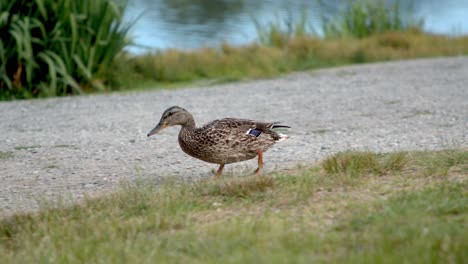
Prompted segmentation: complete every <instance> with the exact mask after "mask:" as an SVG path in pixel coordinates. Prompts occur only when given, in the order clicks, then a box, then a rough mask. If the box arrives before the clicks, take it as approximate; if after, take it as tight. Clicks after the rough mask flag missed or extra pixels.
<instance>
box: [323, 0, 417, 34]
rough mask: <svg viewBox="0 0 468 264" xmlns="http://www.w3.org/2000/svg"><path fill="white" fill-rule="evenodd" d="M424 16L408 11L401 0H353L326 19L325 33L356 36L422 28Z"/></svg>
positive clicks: (324, 22)
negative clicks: (406, 12) (336, 15)
mask: <svg viewBox="0 0 468 264" xmlns="http://www.w3.org/2000/svg"><path fill="white" fill-rule="evenodd" d="M422 25H423V21H422V19H419V20H418V19H417V18H415V17H414V16H413V15H410V14H405V13H404V11H403V9H402V8H401V6H400V3H399V1H398V0H397V1H392V2H390V1H388V0H375V1H374V0H349V1H348V3H347V4H346V8H345V10H344V11H343V12H342V13H341V14H340V15H339V16H338V17H332V18H329V19H324V21H323V32H324V36H325V37H328V38H330V37H356V38H364V37H368V36H370V35H374V34H378V33H385V32H392V31H406V30H409V29H413V28H417V29H421V28H422Z"/></svg>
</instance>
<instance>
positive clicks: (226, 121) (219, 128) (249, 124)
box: [201, 118, 289, 140]
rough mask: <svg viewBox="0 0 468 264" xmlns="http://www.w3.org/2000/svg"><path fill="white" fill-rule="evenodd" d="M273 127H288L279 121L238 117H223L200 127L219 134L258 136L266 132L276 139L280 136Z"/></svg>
mask: <svg viewBox="0 0 468 264" xmlns="http://www.w3.org/2000/svg"><path fill="white" fill-rule="evenodd" d="M273 128H289V126H286V125H281V124H279V122H260V121H255V120H250V119H239V118H223V119H217V120H214V121H212V122H210V123H208V124H206V125H204V126H203V127H202V128H201V129H202V130H203V131H204V132H205V133H207V134H212V133H217V134H219V135H225V136H227V135H232V134H239V135H240V134H245V135H252V136H255V137H258V136H260V134H261V133H267V134H269V135H271V136H272V137H273V139H275V140H278V139H280V136H279V135H278V134H277V133H275V132H274V131H272V129H273Z"/></svg>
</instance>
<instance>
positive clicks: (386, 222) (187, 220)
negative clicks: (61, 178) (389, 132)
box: [0, 150, 468, 263]
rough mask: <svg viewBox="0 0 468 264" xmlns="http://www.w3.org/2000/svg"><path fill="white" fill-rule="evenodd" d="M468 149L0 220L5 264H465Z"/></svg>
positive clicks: (139, 194) (170, 189)
mask: <svg viewBox="0 0 468 264" xmlns="http://www.w3.org/2000/svg"><path fill="white" fill-rule="evenodd" d="M467 166H468V151H466V150H453V151H436V152H410V153H391V154H384V155H383V154H374V153H356V152H346V153H341V154H337V155H335V156H333V157H330V158H328V159H326V160H324V161H322V162H321V163H320V165H319V166H316V167H311V168H298V169H297V170H295V171H291V172H290V173H287V174H272V175H264V176H262V177H254V176H245V177H232V178H226V179H223V180H220V181H211V180H202V181H197V182H194V183H181V182H178V181H168V182H166V183H164V184H162V185H161V186H159V187H156V186H154V185H152V184H150V183H149V182H145V181H142V182H141V183H140V184H136V185H134V184H133V185H130V184H129V185H126V186H125V187H122V189H121V190H120V191H118V192H116V193H113V194H110V195H107V196H104V197H101V198H95V199H88V200H86V201H84V202H82V203H81V204H79V205H75V206H72V207H68V208H66V207H61V206H59V207H58V208H55V209H43V210H42V211H40V212H39V213H36V214H23V215H21V214H19V215H16V216H14V217H11V218H8V219H4V220H2V221H1V222H0V258H1V259H2V261H3V263H51V262H52V263H57V262H58V263H83V262H92V263H129V262H134V263H154V262H156V261H157V262H158V263H187V262H190V263H219V262H220V260H221V261H222V262H226V263H252V262H256V263H285V262H287V263H310V262H327V263H329V262H334V263H337V262H338V263H376V262H377V263H380V262H384V263H398V262H405V263H434V262H438V263H462V262H463V261H464V260H466V259H467V257H468V254H467V252H466V248H467V247H468V230H467V229H466V225H467V221H468V207H467V206H468V181H467V174H468V171H467V169H468V168H467Z"/></svg>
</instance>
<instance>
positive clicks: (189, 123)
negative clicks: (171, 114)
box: [182, 115, 197, 130]
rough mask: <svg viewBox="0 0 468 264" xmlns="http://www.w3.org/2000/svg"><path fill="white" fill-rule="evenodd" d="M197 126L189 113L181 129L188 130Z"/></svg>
mask: <svg viewBox="0 0 468 264" xmlns="http://www.w3.org/2000/svg"><path fill="white" fill-rule="evenodd" d="M196 128H197V126H196V124H195V120H194V119H193V116H192V115H190V116H189V117H188V118H187V122H185V123H184V124H182V129H188V130H192V129H196Z"/></svg>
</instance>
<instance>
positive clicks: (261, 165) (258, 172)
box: [255, 149, 263, 175]
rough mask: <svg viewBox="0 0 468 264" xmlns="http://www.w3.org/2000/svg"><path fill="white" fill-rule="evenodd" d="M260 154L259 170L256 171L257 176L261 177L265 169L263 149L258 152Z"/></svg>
mask: <svg viewBox="0 0 468 264" xmlns="http://www.w3.org/2000/svg"><path fill="white" fill-rule="evenodd" d="M257 154H258V168H257V169H256V170H255V175H260V172H261V171H262V169H263V151H262V150H261V149H259V150H257Z"/></svg>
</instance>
